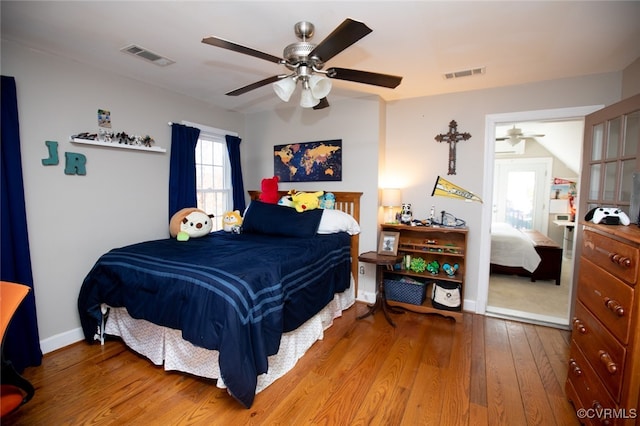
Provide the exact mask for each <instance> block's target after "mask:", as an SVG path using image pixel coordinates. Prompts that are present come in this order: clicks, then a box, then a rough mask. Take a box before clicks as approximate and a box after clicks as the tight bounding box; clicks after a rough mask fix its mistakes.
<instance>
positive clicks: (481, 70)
mask: <svg viewBox="0 0 640 426" xmlns="http://www.w3.org/2000/svg"><path fill="white" fill-rule="evenodd" d="M484 73H485V67H481V68H471V69H468V70H462V71H454V72H448V73H445V74H444V75H443V77H444V79H445V80H451V79H453V78H461V77H471V76H472V75H482V74H484Z"/></svg>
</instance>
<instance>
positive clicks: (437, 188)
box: [431, 176, 482, 202]
mask: <svg viewBox="0 0 640 426" xmlns="http://www.w3.org/2000/svg"><path fill="white" fill-rule="evenodd" d="M434 195H440V196H442V197H450V198H459V199H462V200H465V201H479V202H482V198H480V197H478V196H477V195H476V194H474V193H473V192H471V191H467V190H466V189H464V188H460V187H459V186H458V185H454V184H453V183H451V182H449V181H447V180H446V179H442V178H441V177H440V176H438V179H437V180H436V184H435V185H434V187H433V191H432V192H431V196H434Z"/></svg>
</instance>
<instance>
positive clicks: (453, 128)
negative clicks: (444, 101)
mask: <svg viewBox="0 0 640 426" xmlns="http://www.w3.org/2000/svg"><path fill="white" fill-rule="evenodd" d="M469 138H471V135H470V134H469V133H467V132H464V133H458V123H456V120H451V123H449V132H448V133H444V134H442V133H441V134H439V135H437V136H436V138H435V139H436V140H437V141H438V142H446V143H448V144H449V171H448V172H447V174H448V175H455V174H456V145H457V144H458V142H460V141H466V140H467V139H469Z"/></svg>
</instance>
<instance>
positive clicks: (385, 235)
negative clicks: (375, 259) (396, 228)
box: [378, 231, 400, 256]
mask: <svg viewBox="0 0 640 426" xmlns="http://www.w3.org/2000/svg"><path fill="white" fill-rule="evenodd" d="M399 243H400V233H399V232H390V231H381V232H380V243H379V245H378V254H387V255H389V256H397V255H398V245H399Z"/></svg>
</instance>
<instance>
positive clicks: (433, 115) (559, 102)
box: [381, 73, 621, 310]
mask: <svg viewBox="0 0 640 426" xmlns="http://www.w3.org/2000/svg"><path fill="white" fill-rule="evenodd" d="M473 78H475V77H473ZM478 78H482V77H478ZM620 90H621V73H609V74H600V75H594V76H586V77H580V78H574V79H565V80H553V81H546V82H540V83H535V84H527V85H521V86H511V87H503V88H498V89H491V90H479V91H473V92H464V93H455V94H450V95H442V96H431V97H425V98H416V99H410V100H404V101H398V102H391V103H389V104H388V105H387V138H386V139H387V144H386V168H385V170H384V171H382V172H381V173H384V174H386V175H394V176H397V179H398V182H399V185H400V186H401V187H402V188H404V189H403V201H405V202H410V203H412V204H413V210H414V216H416V215H417V217H418V218H420V217H422V218H424V217H427V215H428V213H429V209H430V207H431V206H432V205H435V207H436V211H441V210H445V211H447V212H451V213H453V214H454V215H455V216H456V217H458V218H461V219H464V220H465V221H466V222H467V225H468V226H469V236H468V247H467V249H468V256H467V264H466V270H467V275H466V287H465V309H468V310H475V303H476V300H477V297H478V292H477V285H478V274H479V271H480V270H481V269H482V268H481V265H480V263H479V256H480V250H481V249H482V248H481V246H480V227H481V224H482V223H483V222H482V220H481V216H482V214H483V205H482V204H480V203H477V202H465V201H462V200H456V199H452V198H445V197H431V191H432V189H433V185H434V183H435V181H436V178H437V176H438V175H440V176H442V177H444V178H445V179H447V180H449V181H450V182H452V183H454V184H456V185H459V186H461V187H463V188H465V189H467V190H469V191H471V192H473V193H475V194H476V195H479V196H480V197H481V198H483V200H485V202H489V203H490V201H488V200H487V196H486V195H485V194H489V193H490V191H491V185H492V183H491V182H484V181H483V180H484V178H483V173H484V170H485V167H487V166H491V163H490V164H485V154H484V152H485V143H486V141H485V140H484V135H485V117H486V115H487V114H497V113H507V112H517V111H535V110H545V109H554V108H564V107H575V106H587V105H597V104H604V105H608V104H611V103H614V102H616V101H618V100H620V93H621V92H620ZM451 120H456V121H457V123H458V131H460V132H469V133H471V136H472V137H471V139H469V140H467V141H463V142H460V143H459V144H458V147H457V174H456V175H447V159H448V145H447V144H443V143H437V142H436V141H435V140H434V137H435V136H436V135H437V134H439V133H446V132H447V130H448V129H447V126H448V123H449V122H450V121H451ZM486 269H487V270H488V265H487V268H486Z"/></svg>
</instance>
